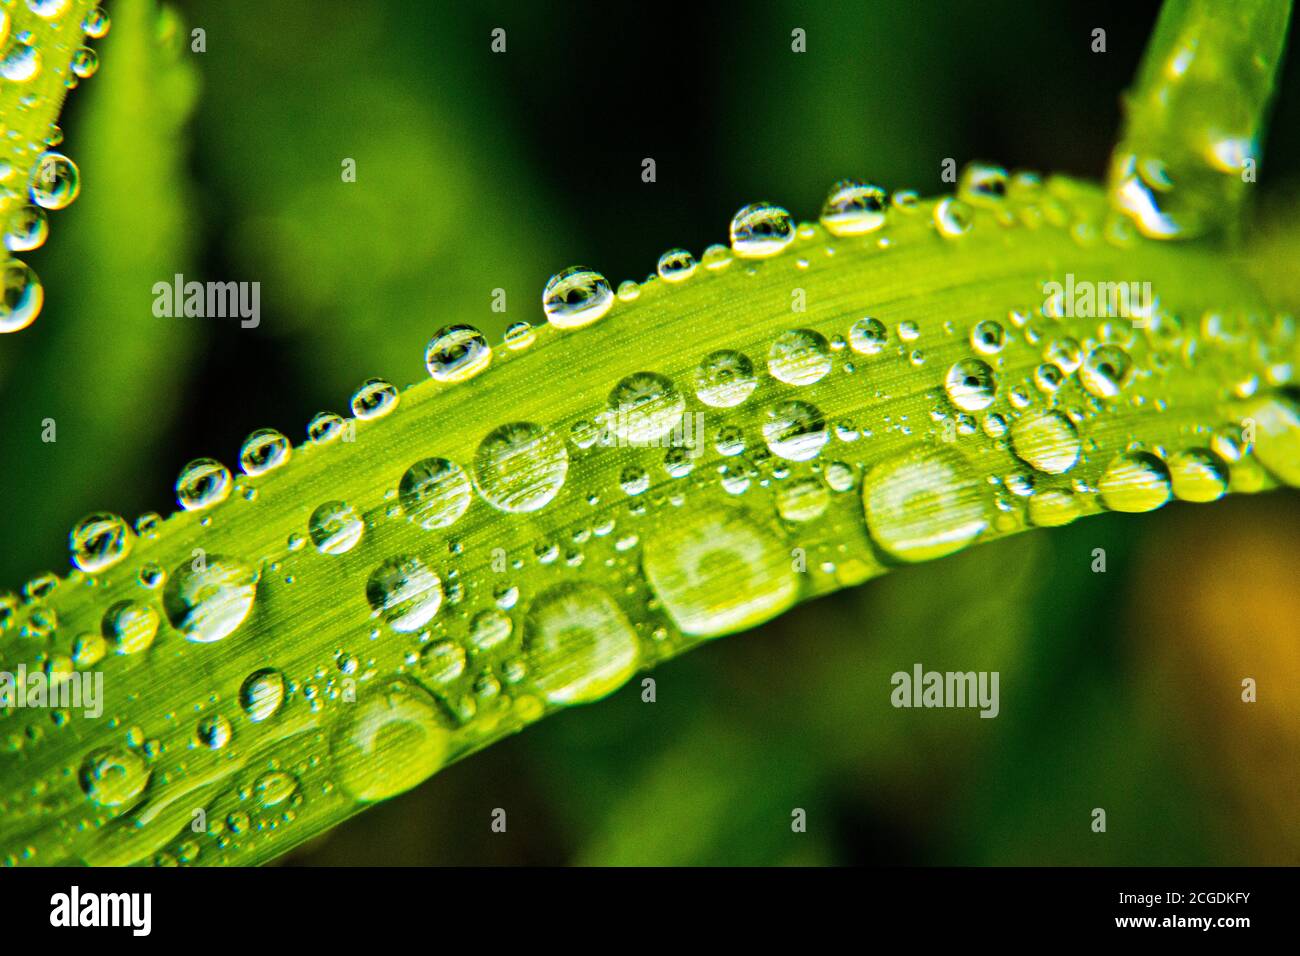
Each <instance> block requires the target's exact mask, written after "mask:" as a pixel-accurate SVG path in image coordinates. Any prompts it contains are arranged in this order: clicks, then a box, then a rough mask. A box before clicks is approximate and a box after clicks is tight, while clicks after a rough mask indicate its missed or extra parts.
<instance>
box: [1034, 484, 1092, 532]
mask: <svg viewBox="0 0 1300 956" xmlns="http://www.w3.org/2000/svg"><path fill="white" fill-rule="evenodd" d="M1080 511H1081V509H1080V507H1079V501H1078V499H1077V498H1075V496H1074V493H1073V492H1071V491H1070V490H1069V489H1065V488H1048V489H1045V490H1043V491H1039V492H1035V493H1034V495H1033V497H1032V498H1030V499H1029V520H1030V521H1031V522H1032V523H1033V524H1035V525H1037V526H1038V527H1040V528H1055V527H1059V526H1060V525H1064V524H1069V523H1070V522H1071V521H1073V520H1074V519H1075V518H1077V517H1079V514H1080Z"/></svg>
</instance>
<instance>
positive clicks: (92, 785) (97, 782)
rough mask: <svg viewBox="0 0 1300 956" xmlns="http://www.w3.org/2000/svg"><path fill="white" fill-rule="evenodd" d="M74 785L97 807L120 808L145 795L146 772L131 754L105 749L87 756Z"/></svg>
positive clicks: (137, 756)
mask: <svg viewBox="0 0 1300 956" xmlns="http://www.w3.org/2000/svg"><path fill="white" fill-rule="evenodd" d="M77 782H78V783H80V784H81V790H82V792H83V793H85V795H86V796H88V797H89V798H90V799H91V800H93V801H94V802H95V803H97V804H99V805H100V806H104V807H120V806H122V805H123V804H125V803H129V802H131V801H132V800H134V799H135V798H136V797H138V796H139V795H140V794H141V793H143V792H144V788H145V787H146V786H147V785H148V783H149V768H148V767H147V766H145V762H144V759H143V758H142V757H141V756H140V755H139V754H137V753H135V752H134V751H131V750H123V749H108V748H105V749H102V750H96V751H93V752H91V753H90V754H88V755H87V756H86V759H85V761H83V762H82V764H81V769H80V771H78V773H77Z"/></svg>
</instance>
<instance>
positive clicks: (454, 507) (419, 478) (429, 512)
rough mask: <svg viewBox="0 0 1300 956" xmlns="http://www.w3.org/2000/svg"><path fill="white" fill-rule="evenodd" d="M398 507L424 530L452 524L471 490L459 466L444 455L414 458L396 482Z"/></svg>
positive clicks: (463, 508) (468, 501)
mask: <svg viewBox="0 0 1300 956" xmlns="http://www.w3.org/2000/svg"><path fill="white" fill-rule="evenodd" d="M398 494H399V497H400V498H401V502H402V509H403V510H404V511H405V512H406V515H407V517H409V518H410V519H411V520H412V521H414V522H415V523H416V524H417V525H419V526H420V527H421V528H423V529H424V530H425V531H432V530H433V529H435V528H445V527H447V526H448V525H452V524H455V523H456V522H457V521H458V520H459V519H460V516H461V515H463V514H464V513H465V511H466V509H468V508H469V503H470V499H471V497H472V489H471V488H470V484H469V477H468V476H467V475H466V474H465V471H464V469H463V468H461V467H460V465H458V464H456V463H455V462H454V461H449V460H448V459H446V458H425V459H424V460H423V461H417V462H416V463H415V464H414V465H412V466H411V467H410V468H408V469H407V470H406V473H405V474H404V475H402V480H401V483H400V484H399V485H398Z"/></svg>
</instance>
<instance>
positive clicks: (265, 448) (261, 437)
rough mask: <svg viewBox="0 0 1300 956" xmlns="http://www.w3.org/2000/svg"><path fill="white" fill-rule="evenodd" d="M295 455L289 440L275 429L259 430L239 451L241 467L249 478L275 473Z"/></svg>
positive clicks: (245, 441) (249, 437)
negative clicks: (270, 472)
mask: <svg viewBox="0 0 1300 956" xmlns="http://www.w3.org/2000/svg"><path fill="white" fill-rule="evenodd" d="M292 454H293V446H292V445H290V444H289V439H287V438H285V437H284V435H282V434H280V433H279V432H278V431H276V430H275V429H274V428H259V429H258V430H257V431H255V432H253V433H252V434H251V435H249V436H248V437H247V438H246V439H244V444H243V445H242V446H241V447H240V449H239V467H240V468H241V469H242V470H243V472H244V474H246V475H248V476H249V477H253V478H255V477H257V476H258V475H264V474H266V473H267V472H268V471H274V470H275V469H277V468H279V467H280V466H281V465H283V464H284V463H285V462H287V461H288V460H289V457H290V456H291V455H292Z"/></svg>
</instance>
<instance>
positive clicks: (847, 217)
mask: <svg viewBox="0 0 1300 956" xmlns="http://www.w3.org/2000/svg"><path fill="white" fill-rule="evenodd" d="M887 204H888V197H887V196H886V194H885V191H884V190H883V189H881V188H880V187H879V186H871V185H869V184H867V183H863V182H858V181H857V180H856V179H841V180H840V181H839V182H837V183H836V184H835V185H834V186H832V187H831V192H830V195H829V196H827V197H826V202H825V204H824V205H823V206H822V215H821V221H822V225H823V226H825V227H826V231H827V232H829V233H830V234H831V235H833V236H860V235H862V234H864V233H868V232H874V231H875V230H877V229H879V228H880V227H881V226H883V225H884V224H885V209H886V207H887Z"/></svg>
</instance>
